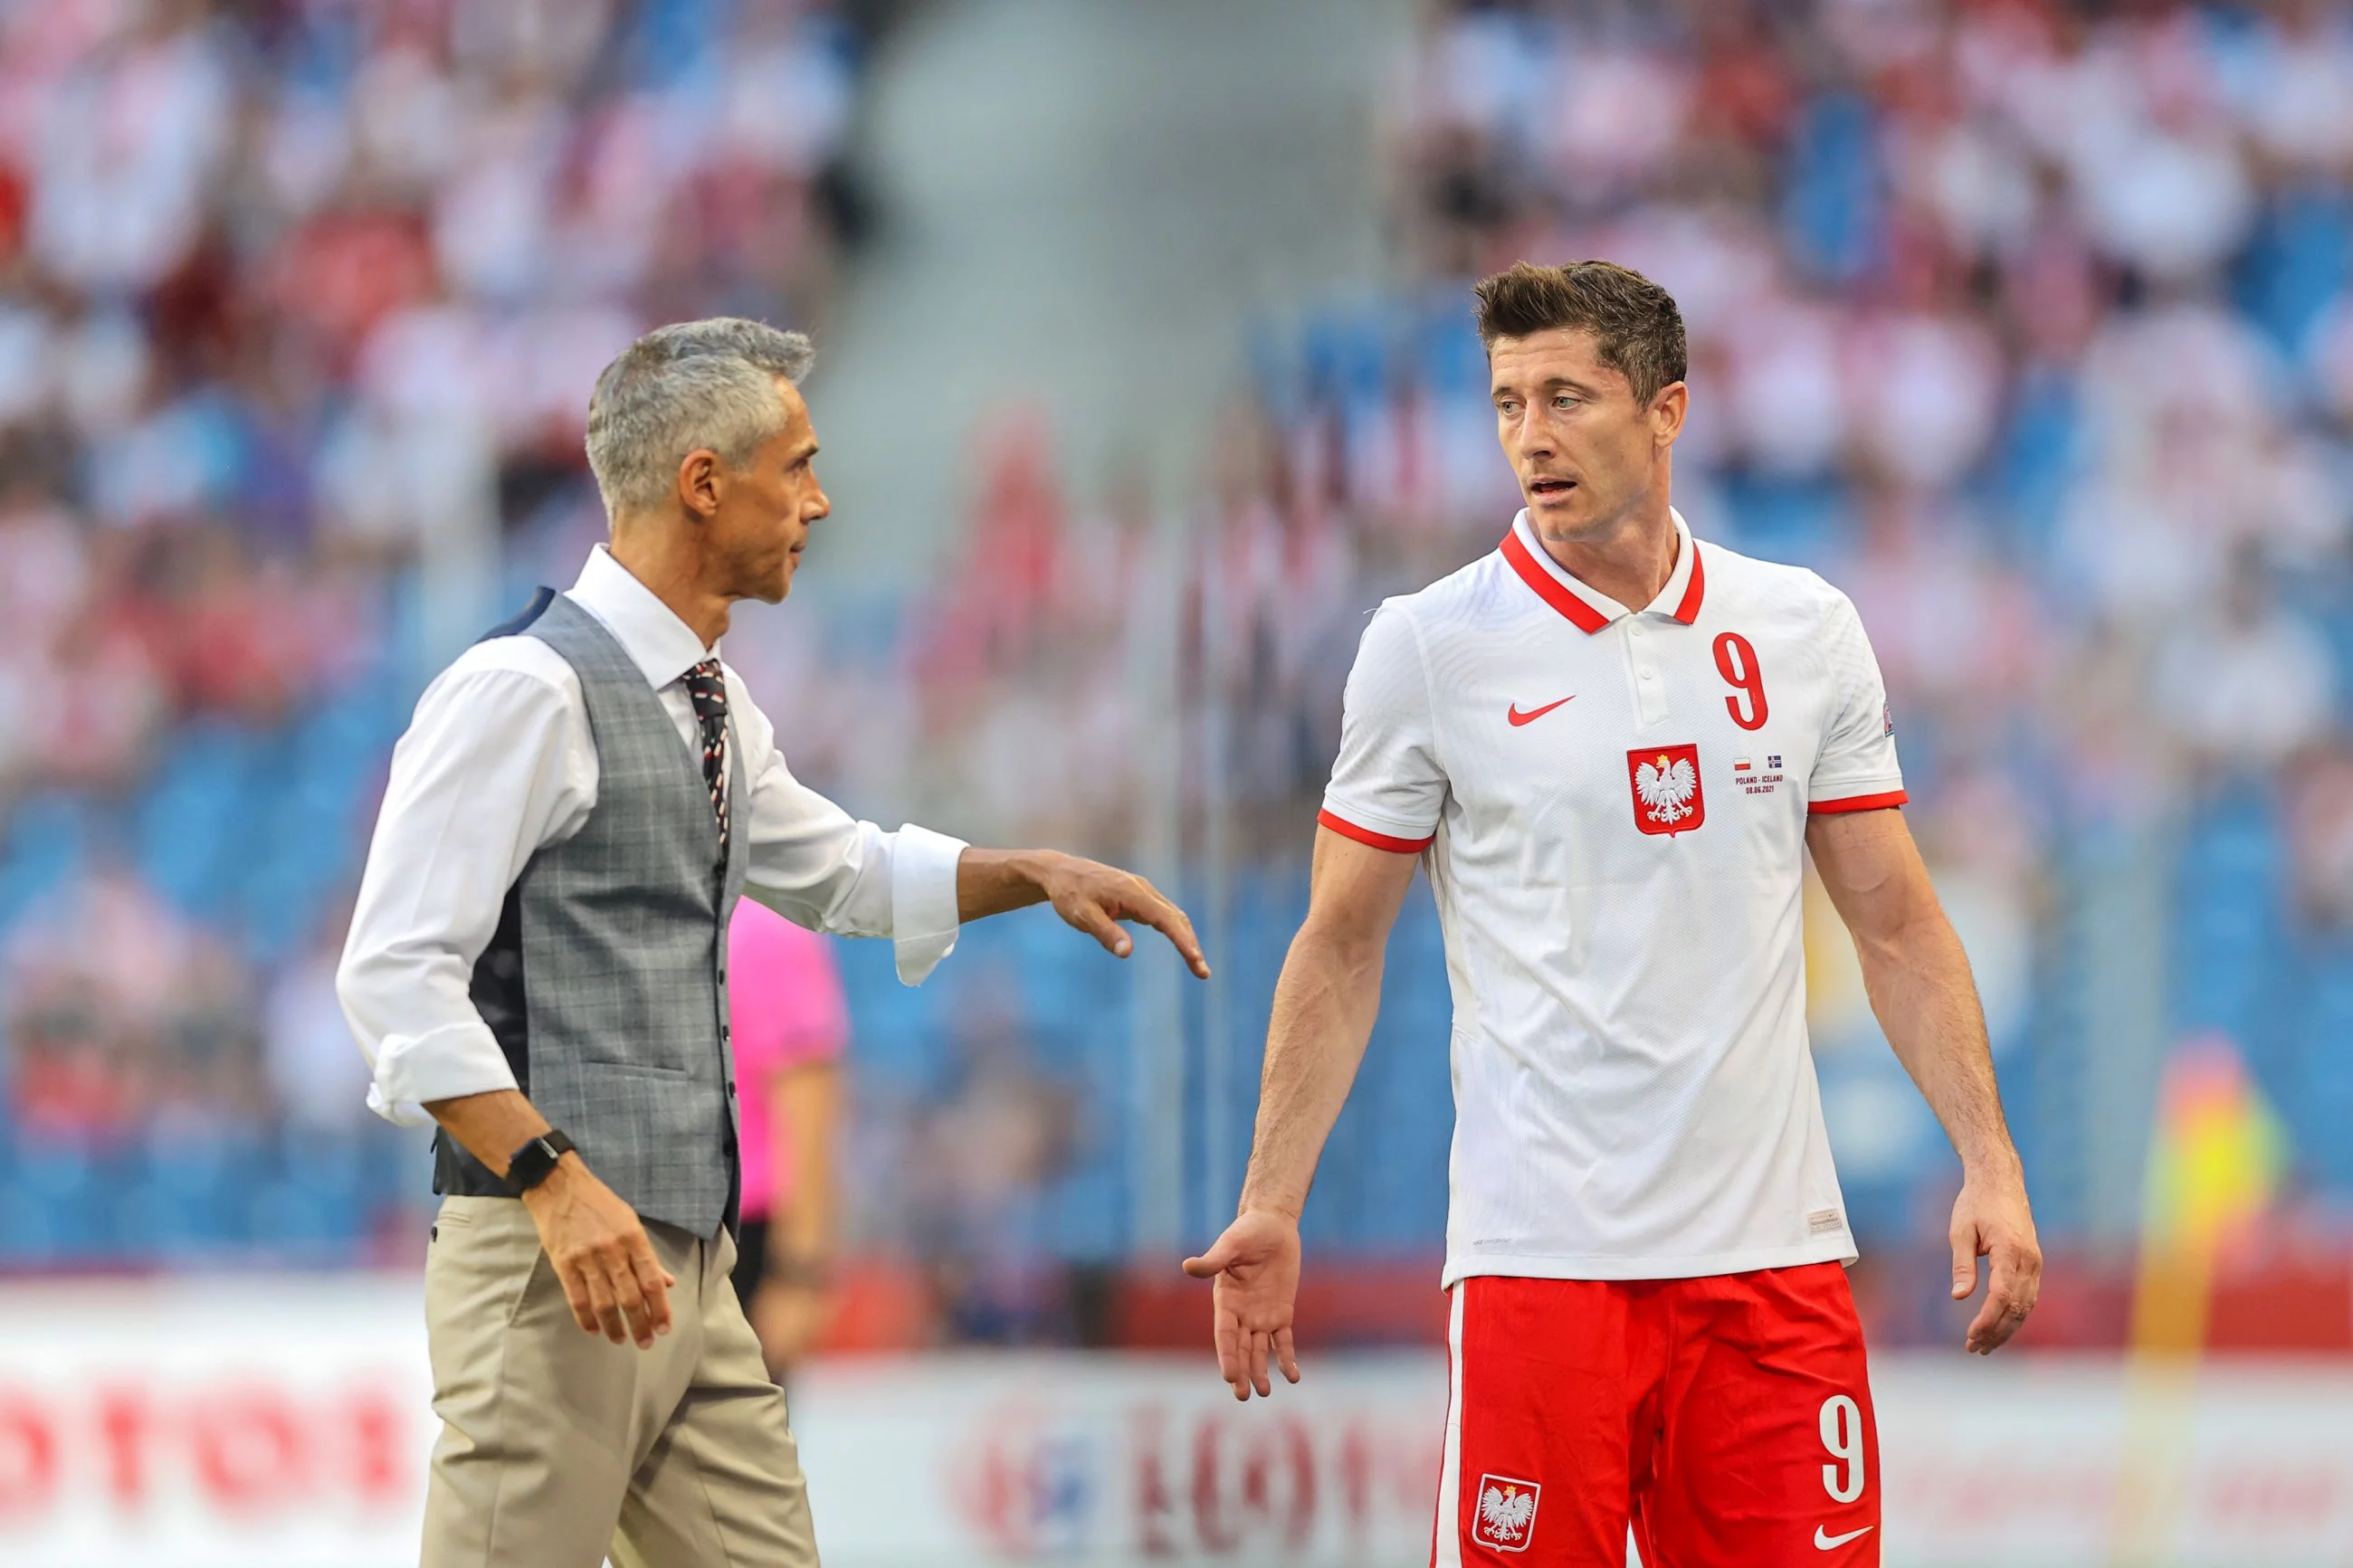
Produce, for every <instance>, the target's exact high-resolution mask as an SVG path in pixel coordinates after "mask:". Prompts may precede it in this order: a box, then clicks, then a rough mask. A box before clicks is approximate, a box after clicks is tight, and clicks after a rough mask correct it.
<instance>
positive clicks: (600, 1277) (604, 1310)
mask: <svg viewBox="0 0 2353 1568" xmlns="http://www.w3.org/2000/svg"><path fill="white" fill-rule="evenodd" d="M580 1279H581V1281H582V1283H584V1284H585V1285H586V1286H587V1288H588V1310H589V1311H590V1312H592V1313H593V1314H595V1316H596V1322H595V1323H593V1324H591V1325H589V1331H590V1332H591V1333H595V1332H598V1331H602V1332H603V1334H604V1336H605V1337H606V1338H607V1339H608V1340H610V1341H612V1342H614V1343H615V1344H626V1343H628V1331H627V1329H626V1326H625V1325H624V1324H623V1323H622V1321H621V1306H620V1303H619V1302H617V1301H616V1300H613V1286H612V1282H611V1281H610V1280H609V1279H607V1278H606V1275H605V1269H604V1267H603V1265H602V1263H601V1262H600V1261H599V1260H598V1259H597V1258H596V1256H595V1255H594V1254H593V1253H592V1254H591V1255H589V1257H588V1258H587V1260H586V1262H584V1263H583V1264H582V1265H581V1266H580Z"/></svg>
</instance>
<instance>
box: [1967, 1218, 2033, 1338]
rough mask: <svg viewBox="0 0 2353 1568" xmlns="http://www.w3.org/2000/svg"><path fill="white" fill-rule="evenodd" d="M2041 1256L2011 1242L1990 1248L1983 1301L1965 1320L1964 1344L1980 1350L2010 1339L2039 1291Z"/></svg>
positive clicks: (2029, 1310) (2031, 1308)
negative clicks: (1966, 1336)
mask: <svg viewBox="0 0 2353 1568" xmlns="http://www.w3.org/2000/svg"><path fill="white" fill-rule="evenodd" d="M2041 1294H2042V1258H2040V1257H2039V1256H2037V1255H2036V1254H2035V1253H2033V1252H2031V1251H2030V1250H2028V1249H2027V1248H2026V1247H2021V1246H2019V1245H2018V1244H2017V1243H2015V1242H2008V1241H2005V1242H2003V1243H2002V1244H2000V1246H1998V1247H1995V1248H1994V1249H1993V1254H1992V1262H1991V1266H1990V1267H1989V1268H1988V1269H1987V1271H1986V1299H1985V1305H1984V1306H1983V1307H1980V1308H1979V1309H1978V1315H1977V1317H1976V1318H1975V1319H1973V1320H1972V1321H1970V1323H1969V1332H1968V1341H1967V1343H1968V1348H1969V1349H1971V1350H1973V1351H1976V1352H1978V1353H1979V1354H1984V1353H1985V1352H1989V1351H1995V1350H1999V1349H2000V1348H2001V1347H2002V1346H2003V1345H2005V1344H2007V1343H2009V1342H2010V1336H2011V1335H2012V1334H2015V1333H2017V1332H2018V1331H2019V1328H2020V1326H2021V1325H2022V1324H2023V1323H2024V1322H2025V1321H2026V1317H2027V1314H2028V1313H2030V1312H2031V1311H2033V1310H2034V1302H2035V1300H2036V1298H2037V1297H2038V1296H2040V1295H2041Z"/></svg>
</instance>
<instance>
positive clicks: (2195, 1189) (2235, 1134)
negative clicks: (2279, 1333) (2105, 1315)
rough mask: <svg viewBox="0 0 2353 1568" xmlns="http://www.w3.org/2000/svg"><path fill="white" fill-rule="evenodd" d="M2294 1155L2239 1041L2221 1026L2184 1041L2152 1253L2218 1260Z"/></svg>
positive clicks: (2166, 1102)
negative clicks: (2248, 1067) (2215, 1032)
mask: <svg viewBox="0 0 2353 1568" xmlns="http://www.w3.org/2000/svg"><path fill="white" fill-rule="evenodd" d="M2286 1161H2287V1140H2286V1136H2285V1134H2284V1131H2282V1129H2281V1126H2280V1121H2279V1118H2278V1117H2276V1116H2274V1114H2273V1113H2272V1110H2271V1107H2270V1106H2268V1105H2266V1104H2265V1103H2264V1102H2263V1093H2262V1091H2261V1090H2260V1089H2257V1088H2256V1087H2255V1085H2254V1082H2253V1079H2250V1078H2249V1077H2248V1076H2247V1070H2246V1066H2245V1064H2244V1063H2243V1062H2242V1061H2241V1060H2240V1058H2239V1053H2238V1050H2237V1048H2236V1047H2233V1046H2232V1043H2231V1042H2230V1041H2229V1040H2228V1039H2226V1038H2224V1037H2221V1036H2220V1035H2200V1036H2198V1037H2194V1038H2191V1039H2189V1040H2186V1041H2184V1042H2183V1043H2182V1044H2181V1045H2180V1046H2179V1047H2178V1048H2177V1049H2176V1050H2175V1052H2174V1055H2173V1059H2172V1060H2171V1061H2170V1062H2168V1064H2167V1065H2166V1069H2165V1079H2164V1083H2163V1086H2162V1088H2161V1089H2159V1090H2158V1111H2157V1128H2156V1134H2155V1137H2154V1139H2153V1140H2152V1142H2151V1143H2150V1145H2149V1159H2148V1188H2147V1207H2146V1210H2145V1212H2144V1217H2143V1220H2142V1225H2141V1245H2142V1251H2143V1255H2144V1257H2148V1256H2153V1255H2154V1256H2162V1255H2167V1254H2171V1255H2173V1256H2175V1257H2177V1258H2178V1257H2180V1256H2181V1255H2183V1254H2185V1253H2203V1254H2205V1255H2206V1256H2207V1257H2208V1258H2209V1260H2210V1261H2211V1255H2212V1252H2213V1249H2214V1248H2216V1247H2220V1246H2221V1244H2222V1243H2223V1242H2225V1241H2226V1240H2228V1239H2230V1238H2231V1237H2234V1236H2238V1235H2242V1234H2243V1233H2245V1232H2246V1231H2247V1230H2249V1229H2250V1228H2251V1227H2252V1226H2254V1225H2255V1224H2256V1223H2257V1222H2258V1221H2260V1220H2261V1219H2262V1217H2263V1215H2264V1214H2265V1212H2267V1211H2268V1210H2269V1209H2270V1207H2271V1203H2272V1197H2273V1194H2274V1193H2275V1192H2276V1191H2277V1189H2278V1186H2279V1178H2280V1173H2281V1172H2282V1171H2283V1170H2284V1168H2285V1165H2286ZM2146 1283H2147V1281H2146V1280H2144V1284H2146ZM2193 1348H2194V1347H2193Z"/></svg>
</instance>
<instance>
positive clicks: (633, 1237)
mask: <svg viewBox="0 0 2353 1568" xmlns="http://www.w3.org/2000/svg"><path fill="white" fill-rule="evenodd" d="M522 1201H523V1204H524V1206H525V1207H527V1208H529V1209H530V1210H531V1217H532V1219H533V1222H534V1223H536V1224H537V1225H538V1226H539V1243H540V1245H541V1246H542V1247H545V1248H546V1249H547V1258H548V1261H549V1262H551V1263H553V1264H554V1265H555V1277H556V1279H558V1280H560V1281H562V1283H563V1285H564V1299H565V1300H567V1301H569V1302H570V1303H571V1304H572V1316H573V1319H574V1321H576V1322H578V1323H579V1325H580V1326H581V1327H582V1328H583V1329H586V1331H588V1332H590V1333H592V1334H599V1333H600V1334H603V1335H604V1336H605V1337H606V1338H607V1339H608V1340H610V1341H612V1342H614V1343H615V1344H626V1343H628V1342H629V1341H631V1340H635V1341H637V1342H638V1348H639V1349H641V1350H647V1349H651V1348H652V1346H653V1342H654V1336H655V1335H656V1334H666V1333H668V1332H670V1287H671V1286H673V1285H676V1284H677V1283H678V1279H677V1278H676V1277H675V1276H674V1275H672V1274H671V1273H670V1270H668V1269H666V1268H663V1267H662V1266H661V1260H660V1259H659V1258H657V1257H655V1256H654V1244H653V1242H652V1240H651V1239H650V1238H649V1237H647V1235H646V1227H645V1226H644V1225H643V1224H641V1223H640V1222H639V1221H638V1214H637V1211H636V1210H635V1209H633V1208H631V1207H630V1206H629V1205H628V1204H626V1203H624V1202H622V1201H621V1197H620V1194H617V1193H616V1192H614V1191H613V1189H612V1188H610V1187H608V1186H607V1185H606V1184H604V1183H602V1182H600V1181H598V1180H597V1179H596V1174H595V1173H593V1172H591V1171H590V1170H589V1169H588V1167H587V1165H586V1163H584V1162H583V1161H582V1160H581V1158H580V1156H579V1155H578V1154H576V1153H575V1154H566V1155H565V1156H564V1158H563V1159H562V1160H560V1161H558V1162H557V1163H556V1166H555V1169H554V1172H552V1173H550V1174H549V1176H548V1178H547V1180H545V1181H543V1182H542V1183H540V1184H539V1185H537V1186H535V1187H533V1188H532V1189H531V1191H529V1192H527V1193H525V1194H523V1195H522Z"/></svg>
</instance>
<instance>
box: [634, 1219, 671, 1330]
mask: <svg viewBox="0 0 2353 1568" xmlns="http://www.w3.org/2000/svg"><path fill="white" fill-rule="evenodd" d="M629 1268H630V1270H631V1272H633V1273H634V1274H636V1276H637V1279H638V1293H639V1294H640V1295H641V1296H643V1297H644V1298H645V1303H646V1327H647V1328H649V1329H650V1330H652V1331H654V1332H655V1333H658V1334H666V1333H668V1332H670V1288H671V1287H672V1286H674V1285H676V1284H677V1283H678V1280H677V1279H675V1278H674V1277H672V1275H671V1274H670V1270H669V1269H667V1268H663V1267H662V1266H661V1259H660V1258H657V1257H655V1256H654V1244H653V1240H652V1238H651V1237H648V1236H647V1235H646V1234H645V1232H643V1231H639V1232H638V1235H637V1237H636V1238H635V1240H634V1242H633V1244H632V1245H631V1247H629Z"/></svg>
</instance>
